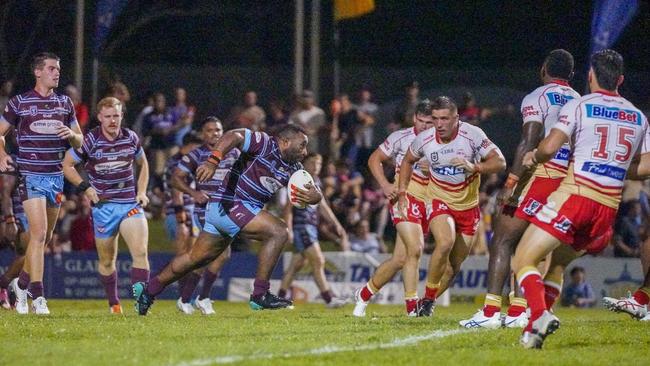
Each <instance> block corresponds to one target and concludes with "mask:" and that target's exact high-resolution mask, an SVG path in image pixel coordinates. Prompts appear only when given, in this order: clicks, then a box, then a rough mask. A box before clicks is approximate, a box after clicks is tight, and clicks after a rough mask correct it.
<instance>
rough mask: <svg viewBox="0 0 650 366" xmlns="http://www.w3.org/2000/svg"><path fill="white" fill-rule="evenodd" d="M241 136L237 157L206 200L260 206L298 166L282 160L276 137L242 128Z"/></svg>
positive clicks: (283, 185) (285, 182)
mask: <svg viewBox="0 0 650 366" xmlns="http://www.w3.org/2000/svg"><path fill="white" fill-rule="evenodd" d="M244 136H245V137H244V144H243V147H242V150H241V156H240V157H239V159H237V162H236V163H235V165H234V166H233V167H232V169H231V170H230V171H229V172H228V173H227V174H226V176H225V177H224V179H223V183H222V184H221V186H220V187H219V189H218V190H217V192H216V193H215V194H214V196H212V197H211V198H210V202H221V203H222V204H223V205H232V204H233V203H235V202H246V203H248V204H250V205H251V206H253V207H256V208H259V209H262V208H263V207H264V204H265V203H267V202H268V201H270V200H271V198H272V197H273V194H274V193H275V192H277V191H278V190H279V189H280V188H282V187H285V186H286V185H287V183H288V182H289V177H291V174H293V173H294V172H295V171H297V170H299V169H302V164H300V163H292V164H290V163H287V162H285V161H284V160H282V156H281V154H280V148H279V146H278V142H277V140H276V139H275V138H273V137H271V136H269V135H267V134H266V133H264V132H252V131H251V130H248V129H246V130H244Z"/></svg>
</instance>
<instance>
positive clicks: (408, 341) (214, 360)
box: [175, 329, 470, 366]
mask: <svg viewBox="0 0 650 366" xmlns="http://www.w3.org/2000/svg"><path fill="white" fill-rule="evenodd" d="M469 331H470V330H467V329H454V330H436V331H434V332H431V333H428V334H423V335H417V336H410V337H406V338H396V339H394V340H392V341H391V342H388V343H370V344H364V345H358V346H324V347H320V348H313V349H308V350H304V351H294V352H284V353H253V354H248V355H230V356H219V357H211V358H198V359H195V360H191V361H184V362H180V363H178V364H175V366H207V365H218V364H227V363H234V362H241V361H248V360H262V359H263V360H270V359H273V358H291V357H300V356H320V355H327V354H332V353H340V352H353V351H371V350H377V349H387V348H397V347H408V346H412V345H415V344H417V343H420V342H423V341H428V340H431V339H439V338H445V337H449V336H453V335H456V334H460V333H466V332H469Z"/></svg>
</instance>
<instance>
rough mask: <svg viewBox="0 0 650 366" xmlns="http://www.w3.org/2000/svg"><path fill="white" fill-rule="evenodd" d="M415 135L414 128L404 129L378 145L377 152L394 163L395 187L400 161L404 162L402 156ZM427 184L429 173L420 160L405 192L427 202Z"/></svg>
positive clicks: (422, 160) (424, 160)
mask: <svg viewBox="0 0 650 366" xmlns="http://www.w3.org/2000/svg"><path fill="white" fill-rule="evenodd" d="M416 135H417V134H416V132H415V128H414V127H409V128H404V129H401V130H398V131H395V132H393V133H391V134H390V135H389V136H388V137H387V138H386V140H384V142H383V143H382V144H381V145H379V150H381V151H382V152H383V153H384V154H386V156H388V157H390V158H392V159H393V161H394V162H395V185H397V184H398V182H399V167H400V165H402V160H404V156H405V155H406V152H407V151H408V149H409V146H411V143H413V140H415V137H416ZM428 184H429V171H428V169H427V163H426V159H421V160H420V161H418V162H417V163H415V165H414V166H413V175H411V181H410V182H409V185H408V188H407V192H408V193H410V194H411V195H412V196H414V197H415V198H417V199H419V200H422V201H425V202H428V201H429V200H430V197H429V196H428V190H427V185H428Z"/></svg>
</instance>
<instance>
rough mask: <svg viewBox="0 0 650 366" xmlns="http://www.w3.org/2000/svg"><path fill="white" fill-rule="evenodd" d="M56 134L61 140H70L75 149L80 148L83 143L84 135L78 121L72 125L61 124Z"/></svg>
mask: <svg viewBox="0 0 650 366" xmlns="http://www.w3.org/2000/svg"><path fill="white" fill-rule="evenodd" d="M56 134H57V136H59V138H60V139H61V140H68V142H69V143H70V146H72V147H73V148H75V149H78V148H80V147H81V144H82V143H83V139H84V136H83V134H82V133H81V129H80V128H79V125H78V124H77V123H74V124H73V125H72V126H71V127H68V126H65V125H60V126H59V127H57V128H56Z"/></svg>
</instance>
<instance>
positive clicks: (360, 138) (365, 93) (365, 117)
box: [354, 88, 379, 166]
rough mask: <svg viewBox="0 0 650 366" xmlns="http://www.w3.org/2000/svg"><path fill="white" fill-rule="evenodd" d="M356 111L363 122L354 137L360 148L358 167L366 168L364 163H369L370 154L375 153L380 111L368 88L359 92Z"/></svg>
mask: <svg viewBox="0 0 650 366" xmlns="http://www.w3.org/2000/svg"><path fill="white" fill-rule="evenodd" d="M355 109H356V110H357V112H358V119H359V121H360V122H361V124H360V125H359V126H358V128H357V130H356V132H355V136H354V140H355V144H356V145H357V146H358V148H359V152H358V157H357V162H356V165H357V166H365V164H364V162H367V161H368V159H369V158H370V154H372V152H373V151H374V145H373V136H374V133H375V128H374V126H375V122H376V118H377V111H378V110H379V107H378V106H377V104H375V103H373V102H372V93H371V92H370V90H369V89H368V88H363V89H361V91H360V92H359V104H357V105H356V107H355Z"/></svg>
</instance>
